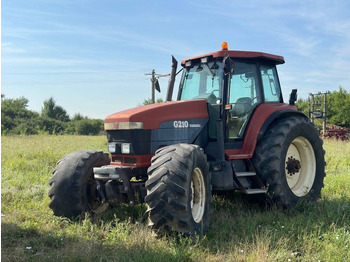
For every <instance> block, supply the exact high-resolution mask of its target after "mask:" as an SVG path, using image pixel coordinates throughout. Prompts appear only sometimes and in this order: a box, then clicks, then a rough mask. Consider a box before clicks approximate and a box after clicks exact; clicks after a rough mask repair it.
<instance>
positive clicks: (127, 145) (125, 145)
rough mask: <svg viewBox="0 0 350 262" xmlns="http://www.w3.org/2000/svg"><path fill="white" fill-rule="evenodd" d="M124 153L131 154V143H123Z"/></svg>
mask: <svg viewBox="0 0 350 262" xmlns="http://www.w3.org/2000/svg"><path fill="white" fill-rule="evenodd" d="M122 154H130V144H129V143H123V144H122Z"/></svg>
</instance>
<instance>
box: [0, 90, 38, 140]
mask: <svg viewBox="0 0 350 262" xmlns="http://www.w3.org/2000/svg"><path fill="white" fill-rule="evenodd" d="M27 107H28V99H26V98H24V97H20V98H16V99H7V98H5V96H4V95H1V132H2V134H8V133H11V131H12V130H15V129H17V131H16V133H23V134H27V131H26V128H24V127H25V126H26V125H28V124H29V123H31V122H35V121H36V120H37V118H38V117H39V114H38V113H36V112H33V111H30V110H28V109H27ZM21 128H23V130H22V131H21V132H19V130H20V129H21ZM29 130H30V131H29ZM28 132H29V134H31V133H33V132H34V131H33V128H30V129H28Z"/></svg>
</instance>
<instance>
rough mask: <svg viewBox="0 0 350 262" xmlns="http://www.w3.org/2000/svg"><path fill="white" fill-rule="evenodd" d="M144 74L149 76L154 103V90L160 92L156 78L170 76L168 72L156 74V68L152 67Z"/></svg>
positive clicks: (153, 101)
mask: <svg viewBox="0 0 350 262" xmlns="http://www.w3.org/2000/svg"><path fill="white" fill-rule="evenodd" d="M145 75H146V76H149V75H150V76H151V83H152V91H151V94H152V98H151V99H152V104H154V103H155V102H156V98H155V90H157V91H158V92H159V93H160V87H159V83H158V78H160V77H168V76H170V74H165V75H160V74H156V70H155V69H153V70H152V72H151V73H148V74H145Z"/></svg>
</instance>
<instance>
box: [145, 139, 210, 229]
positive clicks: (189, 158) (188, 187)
mask: <svg viewBox="0 0 350 262" xmlns="http://www.w3.org/2000/svg"><path fill="white" fill-rule="evenodd" d="M148 175H149V178H148V180H147V182H146V188H147V196H146V198H145V201H146V203H147V205H148V210H147V214H148V218H149V226H150V227H152V228H153V230H154V231H155V232H156V233H165V232H169V231H176V232H179V233H184V234H186V235H194V234H199V235H202V234H203V233H204V232H205V230H206V229H207V227H208V225H209V216H210V208H211V181H210V173H209V169H208V164H207V159H206V155H205V154H204V152H203V149H201V148H200V147H198V146H196V145H188V144H179V145H172V146H167V147H164V148H161V149H159V150H158V151H157V152H156V154H155V156H154V157H153V158H152V165H151V167H150V168H149V169H148Z"/></svg>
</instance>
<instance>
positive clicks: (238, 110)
mask: <svg viewBox="0 0 350 262" xmlns="http://www.w3.org/2000/svg"><path fill="white" fill-rule="evenodd" d="M282 63H284V58H283V57H281V56H276V55H271V54H266V53H261V52H247V51H229V50H227V43H226V42H224V43H223V44H222V50H221V51H218V52H214V53H209V54H205V55H202V56H197V57H193V58H188V59H184V60H182V62H181V65H182V66H183V67H184V72H183V75H182V78H181V82H180V87H179V93H178V97H177V100H192V99H206V100H207V103H208V111H209V114H210V127H211V128H210V131H209V135H210V137H211V138H216V136H217V132H216V128H215V122H216V121H217V120H218V119H224V120H225V122H226V128H225V129H226V130H225V141H235V140H239V139H242V138H243V136H244V133H245V129H246V127H247V124H248V122H249V119H250V116H251V115H252V113H253V112H254V109H255V108H256V107H257V106H258V105H260V104H262V103H283V98H282V93H281V88H280V83H279V79H278V75H277V70H276V64H282Z"/></svg>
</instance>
